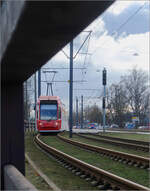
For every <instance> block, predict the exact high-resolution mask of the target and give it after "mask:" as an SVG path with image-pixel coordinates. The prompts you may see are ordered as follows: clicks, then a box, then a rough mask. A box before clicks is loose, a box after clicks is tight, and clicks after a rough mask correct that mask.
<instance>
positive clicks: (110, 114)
mask: <svg viewBox="0 0 150 191" xmlns="http://www.w3.org/2000/svg"><path fill="white" fill-rule="evenodd" d="M125 95H126V93H125V90H124V88H123V85H122V83H121V82H119V83H118V84H112V85H111V86H110V88H109V94H108V96H107V118H108V119H107V121H108V122H109V123H115V124H118V125H119V127H124V117H125V116H124V114H125V112H126V111H127V97H126V96H125Z"/></svg>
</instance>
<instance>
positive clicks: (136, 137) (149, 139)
mask: <svg viewBox="0 0 150 191" xmlns="http://www.w3.org/2000/svg"><path fill="white" fill-rule="evenodd" d="M99 134H100V135H104V136H110V137H117V138H123V139H132V140H137V141H147V142H150V136H149V134H137V133H109V132H105V133H103V132H102V133H99Z"/></svg>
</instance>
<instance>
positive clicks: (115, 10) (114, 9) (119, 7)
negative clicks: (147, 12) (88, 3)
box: [107, 0, 146, 15]
mask: <svg viewBox="0 0 150 191" xmlns="http://www.w3.org/2000/svg"><path fill="white" fill-rule="evenodd" d="M145 2H146V1H143V0H142V1H141V0H136V1H132V0H131V1H122V0H120V1H116V2H115V3H114V4H113V5H112V6H111V7H110V8H109V9H108V10H107V11H108V12H109V13H112V14H114V15H119V14H120V13H122V12H123V11H124V10H125V9H127V8H129V7H130V6H131V5H134V4H135V5H136V4H138V5H143V4H144V3H145Z"/></svg>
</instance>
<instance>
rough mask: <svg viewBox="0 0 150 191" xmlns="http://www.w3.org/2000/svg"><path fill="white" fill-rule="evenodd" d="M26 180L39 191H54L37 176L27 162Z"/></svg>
mask: <svg viewBox="0 0 150 191" xmlns="http://www.w3.org/2000/svg"><path fill="white" fill-rule="evenodd" d="M25 171H26V178H27V179H28V180H29V181H30V182H31V183H32V184H33V185H34V186H35V187H36V188H37V189H38V190H52V189H51V188H50V187H49V185H48V184H47V183H46V182H45V181H44V180H43V179H42V178H41V177H40V176H39V174H37V172H36V171H35V170H34V169H33V168H32V166H31V165H30V164H29V163H28V161H25Z"/></svg>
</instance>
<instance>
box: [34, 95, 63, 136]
mask: <svg viewBox="0 0 150 191" xmlns="http://www.w3.org/2000/svg"><path fill="white" fill-rule="evenodd" d="M64 113H65V111H64V109H63V107H62V103H61V101H60V98H59V97H58V96H40V97H39V99H38V102H37V106H36V122H37V129H38V131H39V132H40V133H44V132H45V133H48V132H55V133H58V132H60V131H62V130H64V129H65V127H67V119H66V118H64ZM62 119H63V120H62ZM64 120H65V122H64ZM63 126H65V127H63Z"/></svg>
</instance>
